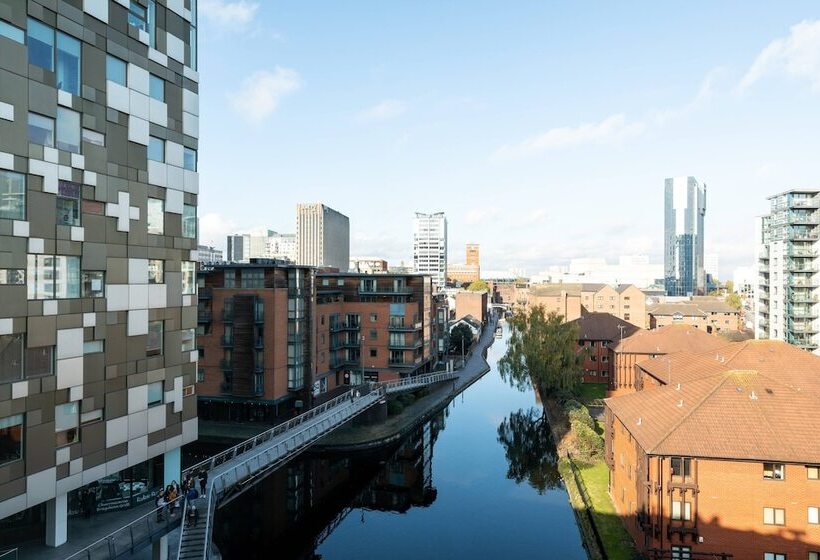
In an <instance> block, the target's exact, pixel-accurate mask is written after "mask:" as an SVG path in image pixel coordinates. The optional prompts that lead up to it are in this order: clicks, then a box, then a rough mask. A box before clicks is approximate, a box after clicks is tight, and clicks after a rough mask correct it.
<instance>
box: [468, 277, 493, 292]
mask: <svg viewBox="0 0 820 560" xmlns="http://www.w3.org/2000/svg"><path fill="white" fill-rule="evenodd" d="M467 291H468V292H489V291H490V286H489V284H487V283H486V282H485V281H484V280H474V281H473V282H470V285H469V286H467Z"/></svg>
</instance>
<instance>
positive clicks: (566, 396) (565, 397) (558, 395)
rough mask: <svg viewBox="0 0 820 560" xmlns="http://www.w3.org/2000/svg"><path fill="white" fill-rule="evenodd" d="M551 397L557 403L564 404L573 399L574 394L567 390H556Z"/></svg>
mask: <svg viewBox="0 0 820 560" xmlns="http://www.w3.org/2000/svg"><path fill="white" fill-rule="evenodd" d="M552 397H553V398H554V399H556V400H557V401H558V402H561V403H565V402H569V401H571V400H574V399H575V394H574V393H573V392H572V391H570V390H569V389H558V390H557V391H554V392H553V393H552Z"/></svg>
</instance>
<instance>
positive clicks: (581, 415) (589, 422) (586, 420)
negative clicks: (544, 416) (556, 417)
mask: <svg viewBox="0 0 820 560" xmlns="http://www.w3.org/2000/svg"><path fill="white" fill-rule="evenodd" d="M567 416H568V417H569V421H570V423H571V424H575V423H576V422H578V423H581V424H584V425H585V426H587V427H588V428H590V429H592V430H593V431H595V421H594V420H593V419H592V416H590V415H589V410H587V409H586V407H583V406H582V407H581V408H573V409H572V410H570V411H569V412H567Z"/></svg>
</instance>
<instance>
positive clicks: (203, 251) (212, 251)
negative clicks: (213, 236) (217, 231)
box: [196, 245, 224, 264]
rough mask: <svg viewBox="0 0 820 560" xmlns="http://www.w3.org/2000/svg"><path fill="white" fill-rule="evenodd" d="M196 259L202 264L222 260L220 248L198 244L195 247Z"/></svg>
mask: <svg viewBox="0 0 820 560" xmlns="http://www.w3.org/2000/svg"><path fill="white" fill-rule="evenodd" d="M196 253H197V260H198V261H199V262H201V263H202V264H214V263H219V262H222V261H223V260H224V257H223V254H222V249H217V248H216V247H214V246H212V245H200V246H198V247H197V249H196Z"/></svg>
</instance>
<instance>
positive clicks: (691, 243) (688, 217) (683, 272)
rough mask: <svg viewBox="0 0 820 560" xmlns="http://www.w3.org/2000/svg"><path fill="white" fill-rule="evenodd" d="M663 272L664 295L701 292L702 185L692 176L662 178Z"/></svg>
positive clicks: (704, 189) (702, 277)
mask: <svg viewBox="0 0 820 560" xmlns="http://www.w3.org/2000/svg"><path fill="white" fill-rule="evenodd" d="M665 187H666V188H665V190H666V192H665V218H664V274H665V281H666V295H668V296H686V295H703V294H704V292H705V290H706V274H705V272H704V270H703V264H704V263H703V219H704V216H705V214H706V185H703V186H701V185H700V184H699V183H698V181H697V179H695V178H694V177H675V178H672V179H666V186H665Z"/></svg>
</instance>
